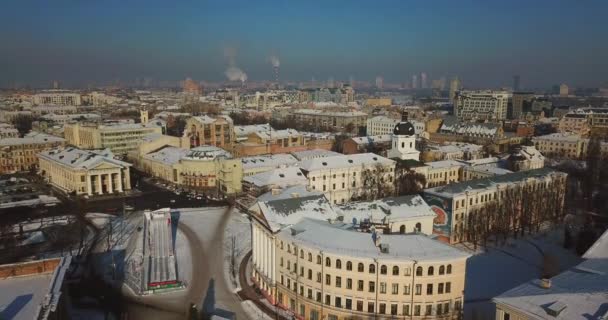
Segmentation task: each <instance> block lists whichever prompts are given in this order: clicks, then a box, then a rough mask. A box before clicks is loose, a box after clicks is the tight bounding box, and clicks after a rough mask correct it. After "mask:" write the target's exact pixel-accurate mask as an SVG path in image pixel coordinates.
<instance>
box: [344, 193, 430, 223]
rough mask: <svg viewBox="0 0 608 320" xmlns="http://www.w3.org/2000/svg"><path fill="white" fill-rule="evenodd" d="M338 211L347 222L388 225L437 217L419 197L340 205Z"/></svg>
mask: <svg viewBox="0 0 608 320" xmlns="http://www.w3.org/2000/svg"><path fill="white" fill-rule="evenodd" d="M335 208H336V211H337V212H338V213H339V214H341V215H343V216H344V221H345V222H351V221H353V218H355V219H357V221H359V222H361V221H363V220H364V219H369V220H371V221H372V222H379V223H388V222H394V221H403V220H409V219H415V218H421V217H433V218H434V217H435V212H434V211H433V210H432V209H431V207H429V206H428V204H427V203H426V202H425V201H424V200H423V199H422V197H421V196H419V195H410V196H400V197H390V198H384V199H379V200H374V201H363V202H350V203H347V204H342V205H338V206H336V207H335Z"/></svg>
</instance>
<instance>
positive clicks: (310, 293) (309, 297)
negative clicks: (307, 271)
mask: <svg viewBox="0 0 608 320" xmlns="http://www.w3.org/2000/svg"><path fill="white" fill-rule="evenodd" d="M308 299H311V300H312V289H308Z"/></svg>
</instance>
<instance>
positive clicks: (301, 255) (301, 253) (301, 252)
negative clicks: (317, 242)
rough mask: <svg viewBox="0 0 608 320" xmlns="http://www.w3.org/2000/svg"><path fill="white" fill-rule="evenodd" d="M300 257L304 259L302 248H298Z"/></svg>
mask: <svg viewBox="0 0 608 320" xmlns="http://www.w3.org/2000/svg"><path fill="white" fill-rule="evenodd" d="M300 259H304V250H300Z"/></svg>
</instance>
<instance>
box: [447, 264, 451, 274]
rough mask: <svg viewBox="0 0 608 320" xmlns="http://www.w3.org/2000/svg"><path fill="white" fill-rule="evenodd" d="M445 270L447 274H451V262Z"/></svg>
mask: <svg viewBox="0 0 608 320" xmlns="http://www.w3.org/2000/svg"><path fill="white" fill-rule="evenodd" d="M446 272H447V274H452V265H451V264H448V267H447V270H446Z"/></svg>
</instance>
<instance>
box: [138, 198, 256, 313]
mask: <svg viewBox="0 0 608 320" xmlns="http://www.w3.org/2000/svg"><path fill="white" fill-rule="evenodd" d="M203 214H204V213H203ZM230 215H231V208H227V209H226V210H225V211H224V212H223V213H222V216H221V217H220V220H219V223H218V225H217V228H216V229H215V231H214V233H213V234H212V235H210V236H209V238H210V240H209V242H208V243H203V240H202V239H200V238H199V236H198V235H197V233H196V232H195V231H194V230H193V229H192V228H191V227H190V226H188V225H186V224H184V223H182V222H181V221H180V222H179V224H178V229H179V230H181V231H182V232H183V234H184V235H185V237H186V239H187V240H188V243H189V246H190V256H191V257H192V279H190V282H189V283H188V288H187V289H186V290H185V291H182V292H176V293H171V294H160V295H152V296H144V297H132V298H131V301H132V303H130V304H129V306H128V313H129V319H144V320H147V319H151V318H162V319H183V317H184V315H185V314H186V313H187V311H188V309H189V306H190V303H196V304H197V306H198V309H199V310H202V306H203V300H205V301H208V300H210V301H213V302H214V306H215V308H216V310H218V311H221V310H228V311H230V312H233V313H234V314H235V315H236V319H239V320H241V319H248V316H247V313H245V311H244V310H243V308H242V306H241V303H240V300H239V299H238V298H237V296H236V295H235V294H234V293H232V291H231V290H230V288H229V287H228V285H227V284H226V280H225V279H224V268H225V267H224V230H225V228H226V225H227V223H228V221H229V220H230ZM211 283H213V288H212V290H210V288H209V287H210V284H211ZM208 295H211V296H212V297H208Z"/></svg>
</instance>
